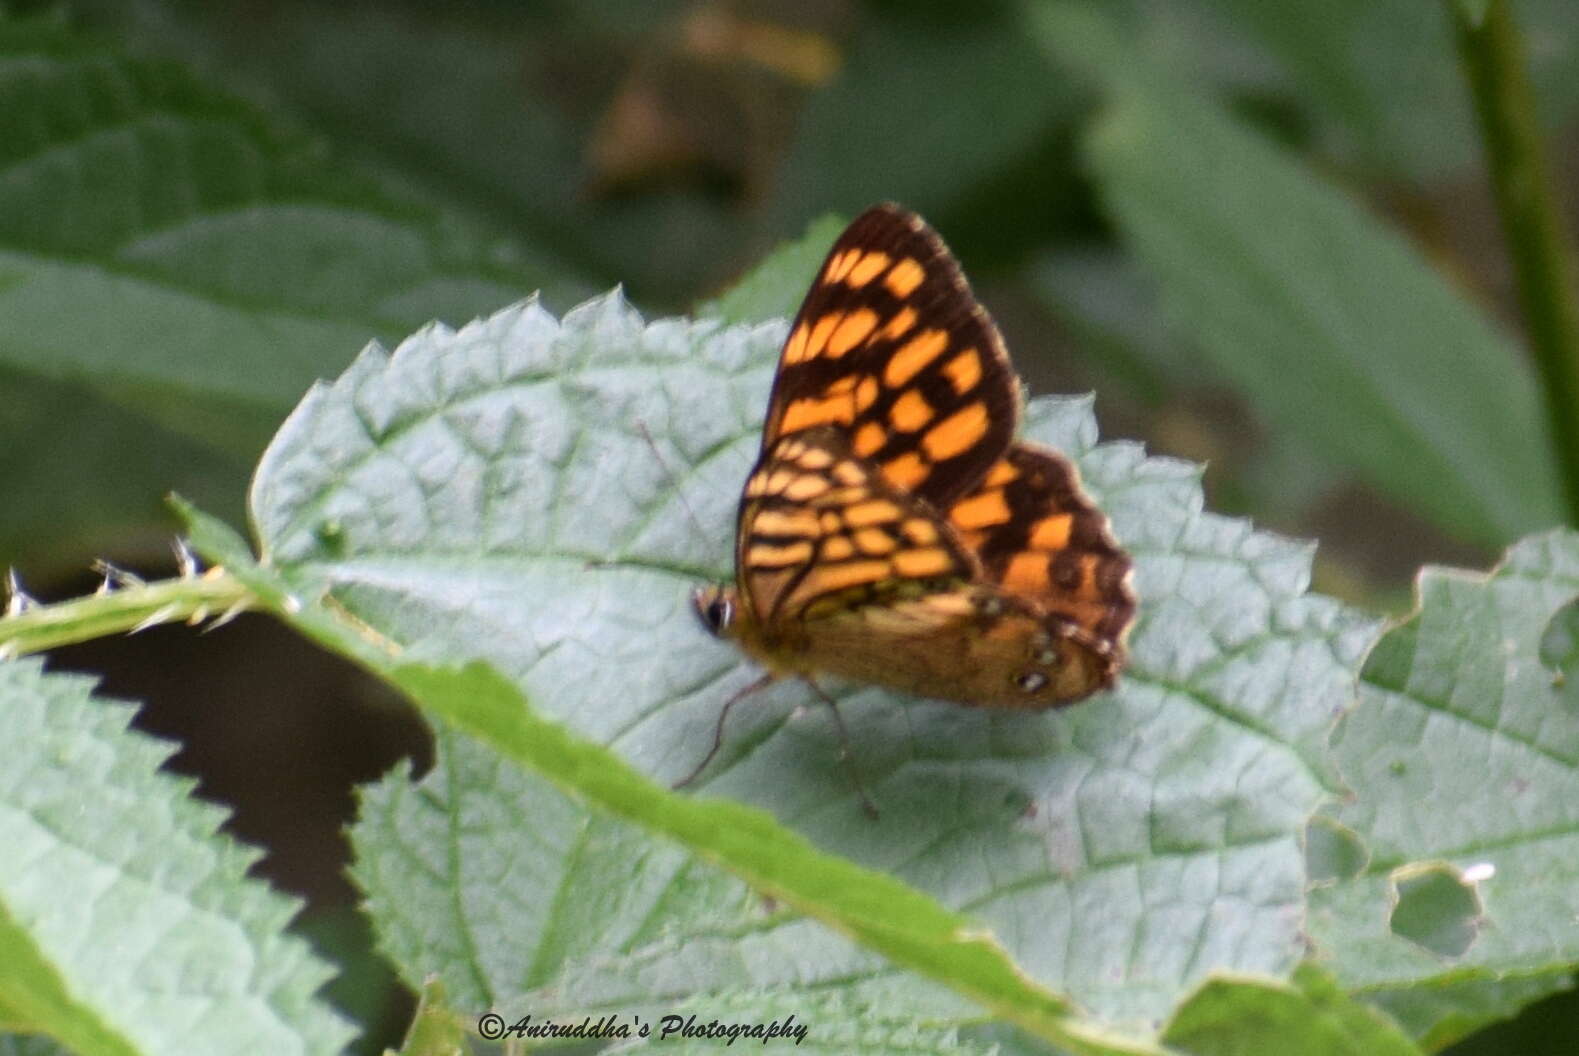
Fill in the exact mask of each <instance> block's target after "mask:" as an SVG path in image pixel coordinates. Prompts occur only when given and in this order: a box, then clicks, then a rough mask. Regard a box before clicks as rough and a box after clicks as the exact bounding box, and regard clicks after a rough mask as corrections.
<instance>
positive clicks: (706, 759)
mask: <svg viewBox="0 0 1579 1056" xmlns="http://www.w3.org/2000/svg"><path fill="white" fill-rule="evenodd" d="M774 677H775V676H774V675H773V673H772V672H769V673H767V674H765V675H763V676H762V677H761V678H759V679H757V680H756V681H755V682H753V683H751V685H749V686H747V687H745V688H744V689H741V690H737V691H736V692H735V695H734V696H732V697H730V698H729V699H728V700H726V701H724V707H723V710H722V711H720V712H719V713H718V725H717V726H715V727H713V746H712V747H711V748H709V749H708V750H707V754H706V755H704V756H702V761H701V762H699V763H697V764H696V769H694V770H692V771H691V772H690V773H689V774H686V775H685V776H684V777H683V778H681V779H680V780H678V781H676V782H675V783H674V784H672V785H670V786H669V787H670V788H684V787H685V786H686V785H689V784H690V783H691V782H692V781H695V780H696V779H697V777H698V776H700V775H701V773H702V771H703V770H706V769H707V764H708V763H710V762H712V761H713V756H715V755H717V754H718V749H719V748H720V747H722V746H723V743H724V720H725V719H727V718H728V717H729V709H730V708H732V707H734V706H735V702H736V701H738V700H742V699H744V698H746V697H749V696H750V695H751V694H753V693H755V692H756V691H757V690H759V689H766V688H767V687H768V686H769V685H770V684H771V683H772V682H773V679H774Z"/></svg>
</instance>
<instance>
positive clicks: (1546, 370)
mask: <svg viewBox="0 0 1579 1056" xmlns="http://www.w3.org/2000/svg"><path fill="white" fill-rule="evenodd" d="M1445 2H1446V3H1447V8H1448V13H1449V17H1450V18H1451V19H1452V21H1453V26H1454V30H1455V33H1456V35H1457V37H1458V47H1459V57H1460V59H1461V60H1462V62H1463V67H1464V75H1465V77H1466V78H1467V79H1468V81H1469V85H1470V89H1471V91H1472V92H1473V93H1474V96H1475V109H1476V112H1477V113H1478V114H1479V117H1480V127H1481V137H1482V139H1483V140H1484V144H1485V150H1486V159H1487V165H1488V167H1489V168H1490V171H1491V180H1492V184H1493V186H1494V188H1495V190H1496V196H1497V209H1498V212H1500V213H1501V216H1502V227H1503V234H1504V235H1505V237H1506V238H1507V241H1508V248H1509V252H1510V253H1511V255H1512V257H1513V266H1514V272H1515V275H1516V276H1517V279H1518V287H1519V304H1520V307H1521V308H1522V309H1523V312H1524V319H1525V323H1526V325H1527V326H1528V327H1529V334H1530V347H1531V350H1532V351H1533V353H1534V355H1535V362H1536V365H1537V367H1538V368H1539V369H1540V372H1541V380H1542V382H1543V387H1544V389H1545V392H1546V413H1547V416H1548V418H1549V420H1550V425H1551V436H1552V442H1553V443H1554V444H1555V445H1556V447H1557V463H1558V467H1559V472H1560V473H1561V474H1562V479H1563V484H1564V489H1565V491H1566V498H1567V505H1568V522H1569V523H1570V524H1573V525H1579V301H1576V300H1575V296H1576V292H1579V281H1576V279H1579V269H1576V266H1575V262H1574V249H1573V244H1572V242H1571V241H1570V239H1569V236H1568V231H1567V227H1566V226H1565V225H1564V223H1563V218H1562V212H1561V210H1560V209H1559V208H1558V205H1557V196H1556V194H1555V193H1554V190H1553V187H1552V180H1551V173H1550V169H1549V167H1548V165H1547V162H1546V151H1545V146H1544V144H1543V141H1542V138H1541V129H1540V123H1539V121H1538V119H1537V117H1536V113H1535V97H1534V93H1533V92H1532V91H1531V89H1530V81H1529V74H1528V70H1527V68H1526V64H1525V58H1524V42H1523V39H1522V38H1521V36H1520V34H1519V28H1518V25H1517V24H1516V23H1515V22H1514V19H1513V11H1512V4H1511V2H1510V0H1491V2H1490V3H1489V4H1488V5H1487V7H1486V10H1485V15H1484V17H1483V18H1481V19H1480V20H1479V21H1478V22H1477V21H1476V19H1475V18H1474V16H1473V14H1472V13H1471V12H1470V11H1469V10H1468V4H1467V2H1466V0H1445Z"/></svg>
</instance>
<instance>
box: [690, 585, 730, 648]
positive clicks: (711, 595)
mask: <svg viewBox="0 0 1579 1056" xmlns="http://www.w3.org/2000/svg"><path fill="white" fill-rule="evenodd" d="M691 604H692V605H693V606H694V607H695V608H696V616H697V619H699V620H701V621H702V626H703V627H706V628H707V630H708V633H709V634H712V635H714V636H716V637H720V638H721V637H723V636H724V635H725V634H726V633H728V631H729V626H730V624H732V623H734V622H735V605H734V602H732V601H730V600H729V598H728V597H727V596H725V594H724V592H723V591H721V590H719V589H717V588H716V587H715V588H704V589H702V590H698V591H697V592H696V593H695V594H692V595H691Z"/></svg>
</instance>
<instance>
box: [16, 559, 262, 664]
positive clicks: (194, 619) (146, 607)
mask: <svg viewBox="0 0 1579 1056" xmlns="http://www.w3.org/2000/svg"><path fill="white" fill-rule="evenodd" d="M258 604H259V602H258V599H257V598H256V597H255V596H254V595H253V593H252V591H250V590H249V589H247V587H246V586H245V585H244V584H242V582H241V581H240V580H238V579H236V578H235V577H234V576H232V575H231V574H230V573H229V572H226V571H225V570H224V569H220V568H216V569H212V570H210V571H209V572H207V573H206V574H204V575H201V576H187V577H183V578H181V579H163V580H158V581H156V582H153V583H142V584H138V585H136V586H129V587H123V588H121V589H119V590H114V591H109V592H107V593H104V594H93V595H90V596H89V597H86V598H73V599H72V600H71V601H62V602H57V603H55V604H51V605H37V606H32V607H29V608H26V609H24V610H23V611H21V612H18V613H17V614H16V615H13V616H6V617H4V618H0V660H3V659H8V658H11V657H17V656H26V655H27V654H29V653H39V652H43V651H44V650H46V649H54V648H56V647H57V646H62V645H72V644H74V643H76V642H86V641H89V640H90V639H93V638H102V637H104V636H105V635H107V634H119V633H127V634H130V633H131V632H133V631H140V630H142V629H144V628H145V627H152V626H154V625H156V624H161V623H182V622H185V623H201V622H202V621H203V620H206V619H211V618H218V617H221V616H226V615H230V614H233V613H234V612H239V611H242V610H244V609H250V608H255V607H257V605H258Z"/></svg>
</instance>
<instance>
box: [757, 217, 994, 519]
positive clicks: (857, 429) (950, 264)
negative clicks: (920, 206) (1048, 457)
mask: <svg viewBox="0 0 1579 1056" xmlns="http://www.w3.org/2000/svg"><path fill="white" fill-rule="evenodd" d="M1018 413H1019V383H1018V381H1017V379H1016V378H1015V375H1014V371H1013V369H1012V368H1011V367H1010V365H1009V360H1008V355H1007V353H1006V352H1005V351H1004V348H1003V341H1002V338H1000V337H999V335H998V330H997V327H995V326H994V325H993V323H992V320H991V319H990V318H989V317H988V315H987V313H986V311H985V310H984V309H983V308H982V307H981V306H980V305H979V304H978V303H977V302H976V299H975V298H974V297H973V296H971V293H970V287H969V285H968V284H967V283H966V282H965V278H964V275H963V274H962V273H961V272H960V269H959V265H958V264H957V263H955V261H954V258H953V256H952V255H951V254H950V253H949V251H948V249H947V248H946V247H945V246H944V245H943V242H942V240H941V239H939V238H938V236H937V235H936V234H935V233H934V232H933V231H932V230H931V229H930V228H928V227H927V226H926V225H925V224H924V223H922V221H921V220H920V218H919V217H916V216H915V215H914V214H912V213H908V212H906V211H904V210H902V209H900V208H898V207H897V206H892V205H880V206H877V207H875V208H873V209H869V210H868V211H867V212H865V213H864V214H862V215H861V216H860V217H859V218H858V219H857V220H856V221H855V222H854V223H852V224H851V225H850V226H849V228H847V229H846V230H845V232H844V234H843V235H841V236H840V238H839V240H838V241H837V242H836V243H834V246H833V249H832V250H831V251H830V252H829V254H828V258H827V260H826V261H825V262H824V263H823V266H822V268H821V269H820V270H819V271H818V273H817V277H816V279H815V280H814V281H813V284H812V288H811V291H810V292H809V293H808V294H807V295H806V300H805V302H804V303H803V304H802V305H801V309H800V313H799V314H798V315H797V316H796V318H795V323H794V325H793V326H792V327H791V328H790V336H789V339H788V340H787V341H786V342H785V344H784V350H783V353H782V354H781V356H780V359H779V369H778V375H777V377H776V379H775V381H774V385H773V395H772V397H771V398H770V400H769V403H768V413H767V421H766V424H765V426H764V428H763V434H762V449H763V451H764V452H766V451H767V450H768V448H770V447H771V446H772V444H773V442H774V441H775V440H777V439H778V438H779V437H780V436H788V435H791V434H794V433H797V432H800V431H802V430H805V429H809V428H815V427H817V426H823V425H830V426H834V427H837V428H838V429H840V430H841V431H842V432H843V433H844V434H845V435H846V436H847V438H848V441H849V445H850V449H851V451H852V452H853V453H854V454H855V455H856V456H857V457H859V458H862V459H865V460H866V461H868V462H869V463H871V464H872V465H873V466H875V467H876V468H877V470H878V471H879V472H880V473H881V474H882V475H883V477H884V479H885V480H887V481H888V483H889V484H891V485H892V486H894V487H895V488H898V489H900V490H902V491H904V492H907V493H909V494H912V495H915V496H916V497H917V498H920V499H922V500H924V501H926V502H929V503H931V504H932V505H933V506H935V507H937V508H940V509H941V508H944V507H946V506H947V505H948V504H949V503H950V502H952V501H953V500H954V499H956V498H958V497H959V496H960V495H962V494H963V493H964V492H966V491H967V490H969V489H970V488H971V487H972V486H974V485H975V483H976V482H977V481H978V480H979V479H980V478H981V475H982V474H983V473H985V472H986V471H987V469H988V467H989V466H991V465H992V464H993V463H994V462H995V461H997V460H998V458H999V457H1000V456H1001V455H1002V454H1003V453H1004V451H1005V450H1006V449H1007V448H1008V445H1009V441H1010V439H1011V438H1012V437H1013V436H1014V430H1015V423H1016V420H1017V417H1018Z"/></svg>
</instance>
